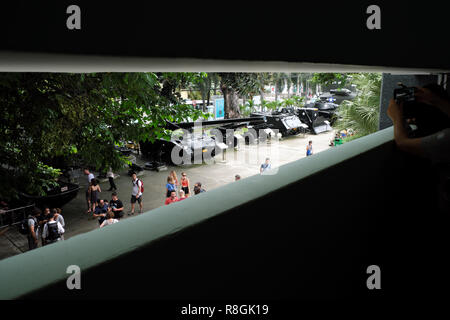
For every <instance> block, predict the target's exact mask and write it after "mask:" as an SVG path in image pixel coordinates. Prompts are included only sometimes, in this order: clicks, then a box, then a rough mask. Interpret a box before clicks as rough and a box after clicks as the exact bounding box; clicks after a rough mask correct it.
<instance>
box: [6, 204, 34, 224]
mask: <svg viewBox="0 0 450 320" xmlns="http://www.w3.org/2000/svg"><path fill="white" fill-rule="evenodd" d="M33 208H34V204H31V205H28V206H24V207H20V208H14V209H9V210H0V229H2V228H5V227H8V226H12V225H15V224H18V223H20V222H21V221H22V220H23V219H25V218H26V217H28V215H30V214H31V213H32V211H33Z"/></svg>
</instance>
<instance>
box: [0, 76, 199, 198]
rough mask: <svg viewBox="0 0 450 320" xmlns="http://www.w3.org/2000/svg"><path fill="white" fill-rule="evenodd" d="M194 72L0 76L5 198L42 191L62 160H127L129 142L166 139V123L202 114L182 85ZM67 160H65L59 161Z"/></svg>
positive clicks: (97, 163)
mask: <svg viewBox="0 0 450 320" xmlns="http://www.w3.org/2000/svg"><path fill="white" fill-rule="evenodd" d="M199 78H201V75H200V74H191V73H91V74H69V73H2V74H1V75H0V112H1V114H2V121H1V125H0V163H1V169H0V170H1V172H0V176H1V179H2V180H1V181H2V184H1V187H0V198H2V199H9V198H11V197H13V196H14V195H16V194H17V191H19V190H20V191H23V192H28V193H34V194H41V195H42V194H45V192H46V187H47V186H51V184H53V183H54V180H55V178H56V177H57V176H58V174H59V173H60V172H59V171H58V170H57V169H58V165H60V164H61V161H62V162H64V161H67V159H69V158H73V157H77V158H78V159H79V160H80V161H81V162H82V163H84V164H87V165H90V166H93V167H95V168H97V169H100V168H105V167H107V166H112V167H113V168H115V169H117V168H119V167H121V166H122V165H123V163H124V161H125V159H123V158H122V157H121V155H120V153H119V152H117V151H116V150H115V149H114V145H116V144H118V143H120V141H124V140H135V141H148V140H150V141H154V140H155V139H157V138H167V137H169V136H170V131H168V130H166V129H165V121H166V120H169V121H175V122H177V121H182V120H184V119H186V118H193V119H197V118H198V117H199V116H201V115H202V114H201V112H199V111H196V110H194V109H193V108H192V107H191V106H188V105H184V104H182V103H181V101H180V95H179V93H178V92H177V88H179V87H180V85H186V84H187V83H190V82H195V81H198V80H199ZM61 159H62V160H61Z"/></svg>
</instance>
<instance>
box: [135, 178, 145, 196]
mask: <svg viewBox="0 0 450 320" xmlns="http://www.w3.org/2000/svg"><path fill="white" fill-rule="evenodd" d="M139 181H140V182H141V193H144V181H142V180H141V179H136V184H137V185H138V187H139Z"/></svg>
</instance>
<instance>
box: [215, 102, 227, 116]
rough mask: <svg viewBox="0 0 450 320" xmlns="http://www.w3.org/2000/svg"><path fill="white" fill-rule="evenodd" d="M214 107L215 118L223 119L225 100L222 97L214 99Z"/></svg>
mask: <svg viewBox="0 0 450 320" xmlns="http://www.w3.org/2000/svg"><path fill="white" fill-rule="evenodd" d="M214 104H215V107H216V119H223V118H224V117H225V101H224V99H223V98H222V99H216V100H214Z"/></svg>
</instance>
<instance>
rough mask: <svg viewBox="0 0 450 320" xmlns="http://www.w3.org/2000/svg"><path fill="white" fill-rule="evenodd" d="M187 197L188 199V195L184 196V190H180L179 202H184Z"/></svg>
mask: <svg viewBox="0 0 450 320" xmlns="http://www.w3.org/2000/svg"><path fill="white" fill-rule="evenodd" d="M186 198H187V197H186V195H185V194H184V191H183V190H180V197H179V198H178V201H181V200H184V199H186Z"/></svg>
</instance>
